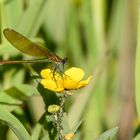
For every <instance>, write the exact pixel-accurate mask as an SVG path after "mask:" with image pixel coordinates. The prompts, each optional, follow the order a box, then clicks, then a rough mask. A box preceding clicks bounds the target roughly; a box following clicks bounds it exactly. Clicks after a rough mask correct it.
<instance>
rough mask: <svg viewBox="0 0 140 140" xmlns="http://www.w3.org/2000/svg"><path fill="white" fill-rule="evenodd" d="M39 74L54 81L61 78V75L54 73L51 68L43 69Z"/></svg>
mask: <svg viewBox="0 0 140 140" xmlns="http://www.w3.org/2000/svg"><path fill="white" fill-rule="evenodd" d="M40 74H41V76H42V77H43V78H44V79H47V80H55V81H56V80H58V79H60V78H61V76H60V75H59V74H58V73H56V72H55V73H53V71H52V70H51V69H43V70H42V71H41V73H40Z"/></svg>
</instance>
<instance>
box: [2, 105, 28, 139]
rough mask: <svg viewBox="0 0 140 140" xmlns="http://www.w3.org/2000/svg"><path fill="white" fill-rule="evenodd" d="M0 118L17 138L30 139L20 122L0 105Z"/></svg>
mask: <svg viewBox="0 0 140 140" xmlns="http://www.w3.org/2000/svg"><path fill="white" fill-rule="evenodd" d="M0 120H1V121H3V122H4V123H5V124H6V125H7V126H9V127H10V129H12V130H13V132H14V133H15V134H16V136H17V137H18V138H19V140H30V135H29V133H28V132H27V130H26V129H25V128H24V126H23V125H22V124H21V122H20V121H19V120H18V119H17V118H16V117H15V116H14V115H12V114H11V113H9V112H8V111H6V110H4V109H3V108H1V107H0Z"/></svg>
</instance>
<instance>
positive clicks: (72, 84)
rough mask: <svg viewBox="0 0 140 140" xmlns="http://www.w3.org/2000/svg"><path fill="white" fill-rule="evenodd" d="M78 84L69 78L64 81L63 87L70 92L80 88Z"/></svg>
mask: <svg viewBox="0 0 140 140" xmlns="http://www.w3.org/2000/svg"><path fill="white" fill-rule="evenodd" d="M78 83H79V82H77V81H75V80H72V79H71V78H68V77H67V78H65V79H64V80H63V87H64V88H65V89H68V90H70V89H75V88H76V87H77V86H78Z"/></svg>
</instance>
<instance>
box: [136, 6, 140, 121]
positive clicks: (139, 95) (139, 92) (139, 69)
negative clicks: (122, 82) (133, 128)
mask: <svg viewBox="0 0 140 140" xmlns="http://www.w3.org/2000/svg"><path fill="white" fill-rule="evenodd" d="M138 14H139V17H138V38H137V50H136V72H135V79H136V96H135V98H136V108H137V112H138V117H139V119H140V8H139V13H138Z"/></svg>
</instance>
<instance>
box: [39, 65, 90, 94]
mask: <svg viewBox="0 0 140 140" xmlns="http://www.w3.org/2000/svg"><path fill="white" fill-rule="evenodd" d="M84 75H85V73H84V71H83V70H82V69H80V68H76V67H72V68H70V69H68V70H66V71H65V72H64V74H63V75H60V74H59V73H57V72H55V73H53V71H51V70H50V69H43V70H42V71H41V76H42V78H43V79H42V80H41V84H42V85H43V86H44V88H47V89H49V90H52V91H54V92H63V91H64V90H74V89H79V88H82V87H84V86H86V85H87V84H88V83H89V82H90V80H91V78H92V76H89V77H88V78H87V79H86V80H82V79H83V77H84Z"/></svg>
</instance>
